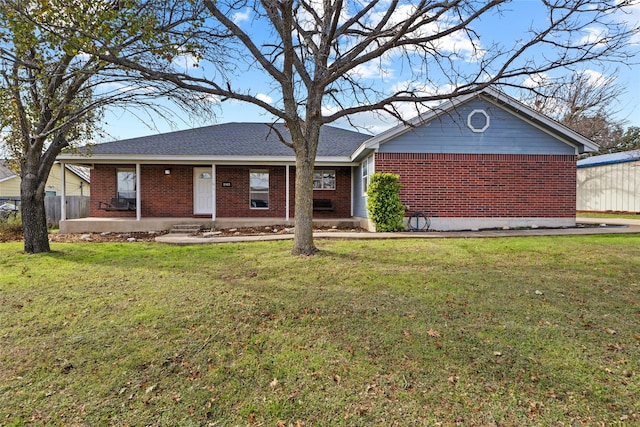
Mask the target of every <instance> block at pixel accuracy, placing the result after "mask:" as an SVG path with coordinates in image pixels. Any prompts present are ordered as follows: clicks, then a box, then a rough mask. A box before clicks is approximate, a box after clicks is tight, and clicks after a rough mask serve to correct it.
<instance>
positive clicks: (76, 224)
mask: <svg viewBox="0 0 640 427" xmlns="http://www.w3.org/2000/svg"><path fill="white" fill-rule="evenodd" d="M293 223H294V220H293V218H290V219H286V218H217V219H215V220H212V219H211V218H188V217H184V218H141V219H136V218H95V217H90V218H78V219H67V220H64V221H61V222H60V233H61V234H73V233H103V232H111V233H135V232H151V231H158V232H163V231H167V230H170V229H171V228H172V227H174V226H176V225H200V226H201V227H202V228H204V229H222V228H240V227H260V226H262V227H267V226H275V225H286V226H290V227H293ZM313 224H314V226H315V227H333V226H337V227H340V228H355V227H360V226H361V224H360V219H358V218H318V219H314V220H313Z"/></svg>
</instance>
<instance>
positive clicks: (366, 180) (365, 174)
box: [361, 155, 373, 197]
mask: <svg viewBox="0 0 640 427" xmlns="http://www.w3.org/2000/svg"><path fill="white" fill-rule="evenodd" d="M361 168H362V181H361V182H362V195H363V196H364V197H367V188H369V184H371V175H372V174H373V155H371V156H369V157H367V158H366V159H364V161H363V162H362V165H361Z"/></svg>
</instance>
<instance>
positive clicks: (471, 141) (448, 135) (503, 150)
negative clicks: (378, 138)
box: [379, 99, 575, 155]
mask: <svg viewBox="0 0 640 427" xmlns="http://www.w3.org/2000/svg"><path fill="white" fill-rule="evenodd" d="M479 109H482V110H484V111H485V112H486V113H487V114H488V115H489V117H490V125H489V128H488V129H487V130H486V131H484V132H481V133H480V132H473V131H472V130H471V129H469V128H468V127H467V117H468V115H469V113H471V112H472V111H473V110H479ZM473 118H474V126H475V127H476V128H479V127H482V125H483V123H484V120H483V118H482V117H481V116H477V115H474V116H473ZM379 152H381V153H457V154H569V155H571V154H575V148H574V147H572V146H570V145H568V144H565V143H564V142H562V141H560V140H558V139H556V138H555V137H553V136H551V135H549V134H548V133H546V132H544V131H542V130H541V129H539V128H537V127H535V126H533V125H532V124H530V123H528V122H526V121H524V120H522V119H520V118H519V117H516V116H514V115H513V114H511V113H509V112H508V111H505V110H504V109H502V108H500V107H497V106H496V105H494V104H491V103H489V102H486V101H482V100H477V99H476V100H472V101H469V102H468V103H466V104H464V105H461V106H459V107H458V108H457V109H455V110H453V111H451V112H450V113H448V114H447V113H445V114H442V115H440V117H438V118H436V119H434V120H432V121H431V122H430V123H426V124H424V125H421V126H418V127H417V128H415V129H412V130H410V131H408V132H406V133H404V134H402V135H400V136H398V137H396V138H394V139H392V140H389V141H387V142H385V143H384V144H381V145H380V148H379Z"/></svg>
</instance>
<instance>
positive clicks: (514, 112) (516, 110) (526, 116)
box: [353, 88, 598, 158]
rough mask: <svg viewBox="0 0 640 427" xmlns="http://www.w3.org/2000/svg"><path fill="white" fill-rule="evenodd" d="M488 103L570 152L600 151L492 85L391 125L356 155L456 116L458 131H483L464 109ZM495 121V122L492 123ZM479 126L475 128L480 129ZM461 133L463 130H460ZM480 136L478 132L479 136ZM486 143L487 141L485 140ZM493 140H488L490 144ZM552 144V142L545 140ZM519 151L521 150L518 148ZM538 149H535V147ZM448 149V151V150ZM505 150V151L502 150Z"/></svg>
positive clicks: (367, 142) (589, 142)
mask: <svg viewBox="0 0 640 427" xmlns="http://www.w3.org/2000/svg"><path fill="white" fill-rule="evenodd" d="M478 101H481V102H484V103H489V104H490V105H492V106H493V108H494V109H496V111H497V109H500V110H502V111H503V112H505V113H508V114H509V115H511V116H512V118H517V119H519V120H521V121H523V122H525V123H527V124H528V125H530V126H532V127H534V128H537V129H538V131H539V132H540V133H544V134H546V135H547V136H548V137H551V138H553V139H554V140H555V141H558V142H560V143H562V144H565V145H566V146H567V147H566V148H567V149H568V150H569V151H571V152H579V153H580V152H585V151H594V150H597V148H598V147H597V145H596V144H595V143H593V142H592V141H590V140H589V139H587V138H585V137H583V136H582V135H579V134H578V133H576V132H574V131H572V130H571V129H569V128H567V127H566V126H564V125H562V124H560V123H558V122H556V121H554V120H552V119H550V118H548V117H546V116H544V115H543V114H540V113H538V112H536V111H535V110H533V109H531V108H529V107H528V106H526V105H524V104H522V103H520V102H518V101H516V100H515V99H513V98H511V97H509V96H507V95H505V94H504V93H502V92H499V91H497V90H495V89H493V88H485V89H484V90H482V91H479V92H478V93H475V94H471V95H465V96H461V97H458V98H454V99H452V100H449V101H446V102H444V103H442V104H440V105H439V106H438V107H435V108H433V109H431V110H429V111H428V112H426V113H424V114H422V115H420V116H417V117H415V118H413V119H411V120H409V121H408V122H407V123H408V125H405V124H401V125H398V126H396V127H394V128H391V129H389V130H387V131H385V132H383V133H381V134H379V135H377V136H375V137H373V138H371V139H369V140H368V141H366V142H365V144H363V146H361V147H360V148H359V149H358V150H357V151H356V152H355V153H354V155H353V157H354V158H355V157H357V156H358V155H360V154H361V153H362V152H363V151H366V150H367V149H369V150H371V149H381V146H382V145H383V144H386V143H387V142H389V141H392V140H394V139H397V138H400V137H402V135H404V134H406V133H409V132H412V131H414V130H416V129H418V128H420V127H424V126H429V125H431V124H432V123H435V122H436V121H438V120H439V121H442V122H444V121H447V120H449V121H451V120H452V119H455V122H456V127H457V129H458V130H459V131H461V130H464V131H466V132H467V133H469V132H471V133H472V134H473V133H476V134H480V132H473V131H470V130H469V126H468V123H467V119H468V113H469V112H465V113H464V114H461V111H464V109H465V106H468V105H472V104H473V103H474V102H478ZM503 118H504V117H503ZM494 124H495V123H494V122H492V125H494ZM477 130H478V129H476V131H477ZM458 133H460V132H458ZM476 136H478V135H476ZM485 142H486V141H485ZM490 143H491V142H488V144H490ZM546 144H547V145H548V144H549V141H547V142H546ZM516 151H517V152H522V151H518V150H516ZM533 151H534V152H535V150H533ZM445 152H446V151H445ZM503 152H504V151H503Z"/></svg>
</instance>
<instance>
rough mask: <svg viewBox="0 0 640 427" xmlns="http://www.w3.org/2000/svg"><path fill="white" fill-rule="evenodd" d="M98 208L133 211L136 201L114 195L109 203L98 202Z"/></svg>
mask: <svg viewBox="0 0 640 427" xmlns="http://www.w3.org/2000/svg"><path fill="white" fill-rule="evenodd" d="M98 209H101V210H103V211H135V210H136V202H135V200H134V199H126V198H122V197H114V198H113V199H111V203H106V202H98Z"/></svg>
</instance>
